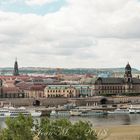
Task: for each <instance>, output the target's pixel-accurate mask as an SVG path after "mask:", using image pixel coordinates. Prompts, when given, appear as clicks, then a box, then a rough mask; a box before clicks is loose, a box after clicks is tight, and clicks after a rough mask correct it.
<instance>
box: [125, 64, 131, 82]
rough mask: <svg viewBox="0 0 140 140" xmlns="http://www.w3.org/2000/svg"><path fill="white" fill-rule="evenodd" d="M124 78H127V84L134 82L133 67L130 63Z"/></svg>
mask: <svg viewBox="0 0 140 140" xmlns="http://www.w3.org/2000/svg"><path fill="white" fill-rule="evenodd" d="M124 78H125V82H126V83H131V82H132V73H131V66H130V64H129V63H128V64H127V65H126V67H125V74H124Z"/></svg>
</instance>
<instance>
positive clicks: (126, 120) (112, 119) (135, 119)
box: [0, 114, 140, 128]
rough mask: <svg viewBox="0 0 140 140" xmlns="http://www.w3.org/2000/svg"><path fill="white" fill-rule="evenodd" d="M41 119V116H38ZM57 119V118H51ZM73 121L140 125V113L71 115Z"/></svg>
mask: <svg viewBox="0 0 140 140" xmlns="http://www.w3.org/2000/svg"><path fill="white" fill-rule="evenodd" d="M37 119H39V120H40V118H37ZM51 119H56V118H51ZM68 119H69V120H70V121H71V122H76V121H78V120H82V121H89V122H90V123H92V124H93V126H115V125H138V124H139V125H140V114H125V115H124V114H121V115H116V114H108V115H97V116H91V117H78V116H77V117H69V118H68ZM0 126H1V127H2V128H3V127H5V126H6V125H5V119H3V118H0Z"/></svg>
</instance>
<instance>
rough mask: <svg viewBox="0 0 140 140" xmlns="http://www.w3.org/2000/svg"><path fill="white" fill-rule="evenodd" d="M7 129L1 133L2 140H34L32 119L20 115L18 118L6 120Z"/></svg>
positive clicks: (0, 139)
mask: <svg viewBox="0 0 140 140" xmlns="http://www.w3.org/2000/svg"><path fill="white" fill-rule="evenodd" d="M6 125H7V128H5V129H3V130H2V131H1V133H0V140H32V139H33V131H32V128H33V120H32V117H31V116H29V117H24V116H23V115H22V114H20V115H19V116H18V117H17V118H6Z"/></svg>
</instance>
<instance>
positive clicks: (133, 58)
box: [0, 0, 140, 69]
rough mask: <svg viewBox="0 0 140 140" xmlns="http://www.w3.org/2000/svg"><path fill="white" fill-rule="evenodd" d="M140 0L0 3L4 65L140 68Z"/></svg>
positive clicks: (9, 0) (0, 59)
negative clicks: (15, 63)
mask: <svg viewBox="0 0 140 140" xmlns="http://www.w3.org/2000/svg"><path fill="white" fill-rule="evenodd" d="M139 26H140V0H133V1H132V0H105V1H103V0H86V1H85V0H1V1H0V67H9V66H10V67H12V66H13V63H14V61H15V58H16V57H17V58H18V61H19V66H20V67H27V66H33V67H53V68H54V67H61V68H62V67H63V68H79V67H81V68H111V67H113V68H115V67H124V66H125V65H126V64H127V62H129V63H130V64H131V66H132V67H134V68H138V69H140V61H139V58H140V56H139V52H140V28H139Z"/></svg>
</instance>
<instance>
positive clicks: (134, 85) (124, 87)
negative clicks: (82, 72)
mask: <svg viewBox="0 0 140 140" xmlns="http://www.w3.org/2000/svg"><path fill="white" fill-rule="evenodd" d="M94 86H95V89H94V90H95V94H96V95H122V94H131V93H134V94H140V79H139V78H133V77H132V70H131V66H130V64H129V63H128V64H127V65H126V67H125V74H124V77H123V78H114V77H111V78H101V77H99V78H97V80H96V81H95V85H94Z"/></svg>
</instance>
